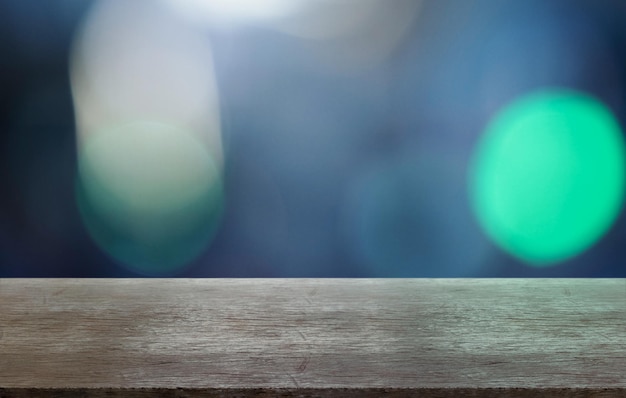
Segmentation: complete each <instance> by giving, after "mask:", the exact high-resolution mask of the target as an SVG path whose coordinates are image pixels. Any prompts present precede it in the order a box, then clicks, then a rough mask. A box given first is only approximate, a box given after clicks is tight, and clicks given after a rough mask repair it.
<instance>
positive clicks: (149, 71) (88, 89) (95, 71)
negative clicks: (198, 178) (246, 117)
mask: <svg viewBox="0 0 626 398" xmlns="http://www.w3.org/2000/svg"><path fill="white" fill-rule="evenodd" d="M71 79H72V93H73V96H74V107H75V110H76V124H77V128H78V134H79V139H83V138H84V137H85V136H86V135H88V134H95V133H96V132H98V131H102V129H103V127H110V126H116V125H119V124H121V123H128V122H133V121H136V120H154V121H159V122H163V123H167V124H172V125H176V126H178V127H180V128H181V129H183V130H185V131H188V132H190V133H191V134H193V135H195V136H196V138H197V139H198V141H199V142H200V143H202V144H203V145H204V146H205V148H207V150H209V152H210V153H211V156H212V157H213V158H214V159H215V160H216V161H217V162H218V164H221V161H222V157H223V154H222V138H221V132H220V117H219V115H220V114H219V100H218V94H217V85H216V82H215V75H214V70H213V58H212V55H211V47H210V43H209V41H208V39H207V38H206V37H205V35H204V34H203V33H202V32H200V31H198V30H196V29H194V28H193V27H191V26H189V24H187V23H185V21H184V20H182V19H181V18H179V17H177V15H176V14H174V13H172V12H169V10H168V9H167V8H166V7H164V6H162V5H160V4H159V3H158V2H154V3H153V2H126V1H120V0H106V1H101V2H98V3H96V4H95V5H94V8H93V9H92V10H91V12H90V14H89V15H88V17H87V18H86V20H85V23H84V26H83V28H82V29H81V30H80V31H79V33H78V35H77V38H76V40H75V43H74V48H73V54H72V59H71Z"/></svg>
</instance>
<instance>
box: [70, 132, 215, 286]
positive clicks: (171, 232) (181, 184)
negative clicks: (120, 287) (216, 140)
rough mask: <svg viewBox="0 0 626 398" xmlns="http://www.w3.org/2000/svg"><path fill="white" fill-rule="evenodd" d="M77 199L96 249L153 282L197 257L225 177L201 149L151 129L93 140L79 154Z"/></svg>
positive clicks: (185, 137) (180, 135) (186, 137)
mask: <svg viewBox="0 0 626 398" xmlns="http://www.w3.org/2000/svg"><path fill="white" fill-rule="evenodd" d="M77 194H78V199H79V207H80V210H81V215H82V217H83V220H84V222H85V225H86V226H87V228H88V230H89V232H90V234H91V236H92V237H93V239H94V240H95V241H96V243H97V244H98V245H99V246H100V247H101V248H102V249H103V250H104V251H106V252H107V253H109V254H110V255H112V256H113V257H115V258H116V259H118V260H120V261H122V262H123V263H124V264H128V265H130V266H131V268H132V269H133V270H135V271H137V272H140V273H143V274H149V275H151V274H164V273H169V272H172V271H173V270H175V269H178V267H179V266H180V265H181V264H183V263H185V262H188V261H189V260H190V259H193V258H194V257H195V256H197V255H198V254H199V253H200V252H201V251H202V249H204V248H205V246H206V244H207V242H208V241H209V239H210V238H211V237H212V235H213V233H214V232H215V229H216V225H217V222H218V220H219V217H220V214H221V209H222V185H221V181H220V176H219V172H218V169H217V168H216V167H215V164H214V163H213V161H212V159H211V157H210V156H209V154H208V153H207V152H206V151H205V150H204V149H203V147H202V145H199V144H198V142H197V141H196V140H195V139H194V138H193V136H191V135H190V134H187V133H185V132H183V131H180V130H178V129H176V128H174V127H171V126H168V125H164V124H157V123H152V122H146V123H132V124H128V125H124V126H122V127H120V128H117V129H112V130H110V131H106V132H101V133H99V134H96V135H93V136H92V137H90V138H89V139H88V140H87V141H86V142H85V143H84V144H83V148H81V150H80V152H79V179H78V186H77Z"/></svg>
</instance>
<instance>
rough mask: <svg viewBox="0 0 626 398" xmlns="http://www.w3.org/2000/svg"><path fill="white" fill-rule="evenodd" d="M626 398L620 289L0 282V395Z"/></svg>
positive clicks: (535, 282)
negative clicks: (619, 397)
mask: <svg viewBox="0 0 626 398" xmlns="http://www.w3.org/2000/svg"><path fill="white" fill-rule="evenodd" d="M155 395H157V396H164V397H214V396H215V397H249V396H254V397H273V396H280V397H295V396H298V397H313V396H319V397H340V396H341V397H344V396H345V397H378V396H389V397H404V396H415V397H459V396H471V397H565V396H568V397H570V396H571V397H613V396H615V397H617V396H621V397H626V280H624V279H0V397H24V396H41V397H51V396H59V397H61V396H63V397H105V396H106V397H111V396H125V397H126V396H128V397H148V396H155Z"/></svg>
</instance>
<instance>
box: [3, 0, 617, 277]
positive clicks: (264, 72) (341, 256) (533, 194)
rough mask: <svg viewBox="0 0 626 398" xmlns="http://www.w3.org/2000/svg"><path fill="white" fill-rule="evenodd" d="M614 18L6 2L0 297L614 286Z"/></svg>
mask: <svg viewBox="0 0 626 398" xmlns="http://www.w3.org/2000/svg"><path fill="white" fill-rule="evenodd" d="M625 117H626V3H624V2H623V1H622V0H615V1H611V0H603V1H591V0H589V1H577V0H567V1H565V0H564V1H545V0H541V1H535V0H529V1H495V0H494V1H485V0H476V1H473V0H472V1H449V0H422V1H420V0H159V1H125V0H111V1H109V0H102V1H84V0H57V1H47V2H41V1H35V0H23V1H13V0H0V277H70V276H71V277H131V276H185V277H556V276H558V277H570V276H571V277H626V219H625V212H624V210H623V201H624V197H623V193H624V170H625V169H626V162H625V161H624V159H625V156H626V155H625V150H624V134H623V131H624V126H625V122H626V118H625Z"/></svg>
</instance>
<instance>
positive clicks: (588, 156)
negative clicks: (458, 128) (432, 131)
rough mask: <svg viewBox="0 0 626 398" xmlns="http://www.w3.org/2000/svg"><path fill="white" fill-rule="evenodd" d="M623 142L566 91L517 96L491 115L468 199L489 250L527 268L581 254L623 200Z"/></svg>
mask: <svg viewBox="0 0 626 398" xmlns="http://www.w3.org/2000/svg"><path fill="white" fill-rule="evenodd" d="M624 166H625V150H624V139H623V135H622V132H621V131H620V128H619V125H618V123H617V121H616V120H615V118H614V117H613V115H612V113H611V112H610V110H608V109H607V108H606V107H605V106H604V105H603V104H601V103H600V102H599V101H597V100H595V99H593V98H591V97H590V96H587V95H584V94H582V93H578V92H575V91H570V90H544V91H539V92H535V93H531V94H529V95H527V96H524V97H522V98H520V99H518V100H516V101H514V102H513V103H511V104H510V105H508V106H506V107H505V108H504V109H503V110H502V111H501V112H499V113H498V114H497V115H496V116H495V118H494V119H493V120H492V122H491V123H490V124H489V125H488V127H487V129H486V131H485V132H484V135H483V137H482V139H481V140H480V142H479V143H478V145H477V148H476V150H475V153H474V158H473V160H472V164H471V166H470V175H469V182H470V196H471V200H472V205H473V208H474V211H475V214H476V216H477V218H478V220H479V222H480V224H481V226H482V227H483V229H484V230H485V232H486V233H487V234H488V235H489V236H490V238H491V239H493V241H494V242H496V244H498V245H499V246H500V247H502V248H503V249H504V250H506V251H507V252H509V253H510V254H512V255H514V256H516V257H517V258H520V259H522V260H524V261H525V262H527V263H529V264H531V265H535V266H545V265H549V264H554V263H556V262H560V261H563V260H566V259H568V258H571V257H573V256H576V255H578V254H580V253H581V252H583V251H585V250H586V249H588V248H589V247H590V246H592V245H593V244H594V243H595V242H596V241H598V240H599V239H600V238H601V237H602V235H604V234H605V233H606V231H607V230H608V229H609V228H610V226H611V225H612V223H613V222H614V220H615V219H616V217H617V215H618V214H619V212H620V209H621V205H622V200H623V194H624Z"/></svg>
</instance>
